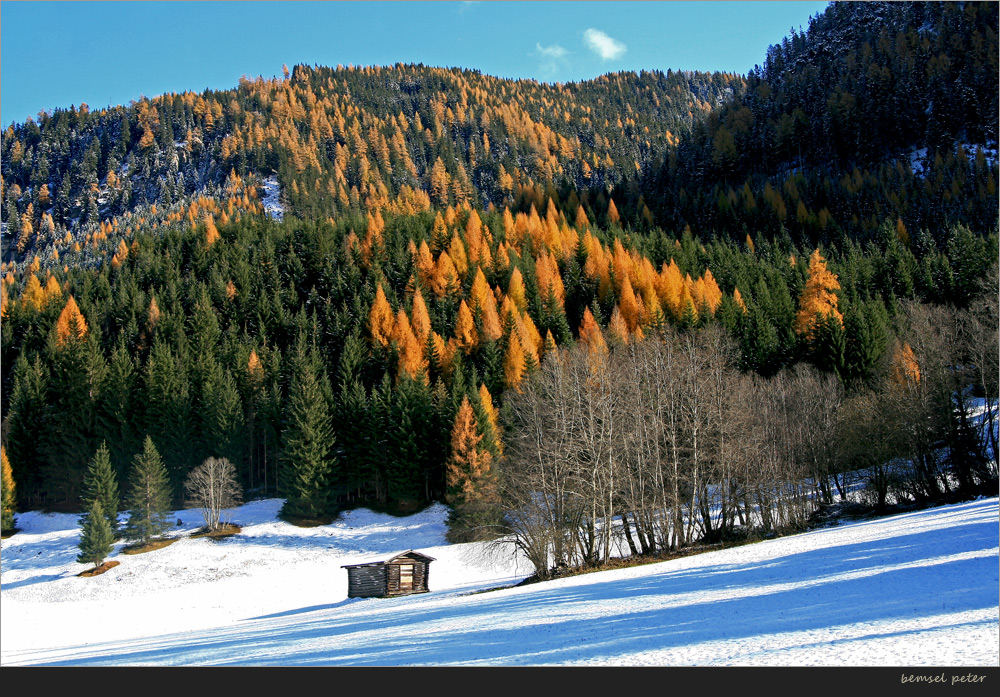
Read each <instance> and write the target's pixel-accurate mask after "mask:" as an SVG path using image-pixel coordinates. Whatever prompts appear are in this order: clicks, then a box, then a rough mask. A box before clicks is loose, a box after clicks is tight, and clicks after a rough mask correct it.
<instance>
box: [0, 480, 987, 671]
mask: <svg viewBox="0 0 1000 697" xmlns="http://www.w3.org/2000/svg"><path fill="white" fill-rule="evenodd" d="M280 506H281V501H280V500H275V499H272V500H266V501H256V502H253V503H249V504H247V505H245V506H242V507H241V508H239V509H236V510H235V511H234V512H233V515H232V519H233V522H235V523H237V524H239V525H241V526H242V527H243V532H242V533H241V534H240V535H238V536H235V537H232V538H229V539H228V540H225V541H220V542H213V541H210V540H207V539H191V538H189V537H187V535H189V534H190V533H191V532H192V531H194V530H195V529H197V528H198V527H200V526H201V525H202V520H201V518H200V516H199V514H198V513H197V512H196V511H193V510H192V511H178V512H177V513H176V514H175V516H174V519H175V520H177V519H179V520H180V525H178V526H176V527H175V528H174V530H173V531H172V533H171V534H172V535H176V536H178V537H180V538H181V539H179V540H178V541H177V542H175V543H174V544H172V545H170V546H169V547H166V548H163V549H161V550H157V551H154V552H149V553H146V554H141V555H133V556H125V555H120V554H118V552H117V551H116V552H115V553H113V555H112V557H111V558H112V559H116V560H118V561H120V562H121V565H120V566H118V567H116V568H114V569H111V570H110V571H108V572H107V573H104V574H102V575H100V576H96V577H93V578H79V577H77V576H76V574H77V573H79V572H80V571H82V570H83V569H85V568H87V567H86V566H85V565H83V564H78V563H77V562H76V561H75V557H76V554H77V551H78V550H77V547H76V545H77V542H78V541H79V526H78V523H77V518H76V516H72V515H60V514H55V515H42V514H38V513H24V514H19V515H18V517H17V524H18V526H19V527H20V528H21V532H19V533H17V534H16V535H14V536H13V537H11V538H9V539H7V540H4V541H3V544H2V548H0V567H2V568H0V572H2V573H0V609H2V612H0V634H2V643H0V664H2V665H4V666H12V665H74V666H84V665H89V666H92V665H244V666H246V665H250V666H326V665H351V666H393V665H394V666H400V665H501V666H513V665H632V666H638V665H649V666H707V665H744V666H746V665H753V666H764V665H771V666H773V665H781V666H814V665H825V666H996V665H998V663H1000V653H998V652H1000V649H998V646H1000V610H998V607H1000V598H998V594H1000V591H998V587H1000V578H998V559H1000V547H998V499H997V498H995V497H994V498H989V499H980V500H978V501H973V502H969V503H964V504H959V505H953V506H946V507H941V508H934V509H929V510H924V511H919V512H914V513H909V514H905V515H899V516H895V517H892V518H886V519H881V520H874V521H866V522H858V523H851V524H845V525H841V526H837V527H831V528H825V529H821V530H815V531H812V532H808V533H805V534H801V535H796V536H792V537H785V538H780V539H775V540H770V541H766V542H760V543H757V544H752V545H747V546H743V547H737V548H733V549H728V550H721V551H716V552H710V553H707V554H701V555H697V556H691V557H686V558H682V559H677V560H673V561H669V562H662V563H657V564H650V565H646V566H640V567H633V568H629V569H620V570H614V571H605V572H600V573H592V574H585V575H581V576H575V577H570V578H562V579H558V580H555V581H550V582H548V583H540V584H532V585H528V586H522V587H517V588H513V587H512V588H506V589H503V590H498V591H493V592H489V593H475V594H474V593H472V591H476V590H485V589H488V588H493V587H496V586H502V585H511V584H513V583H515V582H516V581H518V580H519V579H521V578H523V577H525V576H527V575H528V574H529V573H530V572H531V569H530V567H529V565H528V564H527V563H526V562H524V561H523V560H519V559H518V558H517V557H515V556H513V555H511V554H506V555H503V556H500V557H493V558H492V559H487V558H484V556H483V547H482V546H481V545H477V544H468V545H449V544H447V543H446V542H445V539H444V533H445V519H446V515H447V511H446V509H445V508H444V507H443V506H440V505H435V506H432V507H430V508H428V509H426V510H425V511H423V512H421V513H419V514H416V515H413V516H410V517H407V518H393V517H392V516H388V515H382V514H376V513H372V512H370V511H366V510H357V511H352V512H349V513H346V514H344V515H343V516H342V517H341V518H340V519H339V520H337V521H336V522H334V523H332V524H331V525H327V526H323V527H318V528H297V527H294V526H292V525H289V524H287V523H283V522H280V521H278V520H277V519H276V515H277V512H278V510H279V508H280ZM119 547H120V545H119ZM406 549H417V550H419V551H421V552H423V553H425V554H428V555H430V556H432V557H434V558H435V559H436V561H434V562H433V563H432V564H431V566H430V588H431V592H430V593H427V594H422V595H414V596H409V597H403V598H393V599H350V600H349V599H347V597H346V595H347V573H346V571H345V570H343V569H341V568H340V567H341V565H342V564H349V563H352V562H355V561H358V560H361V559H368V558H370V557H372V555H381V556H384V557H388V556H391V555H392V553H394V552H399V551H404V550H406Z"/></svg>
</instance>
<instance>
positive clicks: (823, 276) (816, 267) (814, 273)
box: [795, 249, 844, 341]
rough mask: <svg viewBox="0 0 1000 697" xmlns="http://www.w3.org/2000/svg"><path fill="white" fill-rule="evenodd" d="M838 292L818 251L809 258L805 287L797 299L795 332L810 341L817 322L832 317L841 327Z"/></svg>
mask: <svg viewBox="0 0 1000 697" xmlns="http://www.w3.org/2000/svg"><path fill="white" fill-rule="evenodd" d="M837 290H840V282H839V281H837V277H836V276H835V275H834V274H833V273H832V272H831V271H830V270H829V269H827V267H826V260H825V259H824V258H823V255H822V254H820V252H819V249H817V250H816V251H814V252H813V253H812V256H811V257H809V271H808V275H807V276H806V285H805V288H804V289H803V290H802V295H801V296H800V297H799V311H798V314H797V315H796V316H795V331H796V332H797V333H798V334H799V335H800V336H802V337H803V338H805V339H806V340H807V341H811V340H812V338H813V333H814V330H815V328H816V324H817V321H825V320H826V319H827V318H828V317H830V316H833V317H835V318H836V319H837V322H839V323H840V325H841V326H843V323H844V316H843V315H842V314H840V311H839V310H838V309H837V295H836V294H835V292H834V291H837Z"/></svg>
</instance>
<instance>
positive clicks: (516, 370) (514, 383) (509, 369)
mask: <svg viewBox="0 0 1000 697" xmlns="http://www.w3.org/2000/svg"><path fill="white" fill-rule="evenodd" d="M524 371H525V364H524V349H523V348H522V347H521V339H520V338H519V336H518V333H517V332H511V333H510V339H509V340H508V342H507V353H506V354H504V359H503V381H504V385H506V386H507V387H508V388H510V389H513V390H514V391H516V392H520V391H521V387H520V385H521V381H522V380H523V379H524Z"/></svg>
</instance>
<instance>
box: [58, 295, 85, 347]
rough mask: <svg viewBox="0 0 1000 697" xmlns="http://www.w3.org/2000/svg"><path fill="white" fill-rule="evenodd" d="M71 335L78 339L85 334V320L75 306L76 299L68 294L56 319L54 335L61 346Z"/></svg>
mask: <svg viewBox="0 0 1000 697" xmlns="http://www.w3.org/2000/svg"><path fill="white" fill-rule="evenodd" d="M71 335H74V336H75V337H76V338H78V339H82V338H83V337H85V336H86V335H87V320H85V319H84V317H83V313H81V312H80V308H79V307H77V305H76V300H75V299H74V298H73V296H72V295H71V296H69V300H67V301H66V306H65V307H64V308H63V311H62V312H61V313H60V314H59V319H58V320H57V321H56V337H57V339H58V343H59V345H60V346H62V345H63V344H65V343H66V340H67V339H69V338H70V336H71Z"/></svg>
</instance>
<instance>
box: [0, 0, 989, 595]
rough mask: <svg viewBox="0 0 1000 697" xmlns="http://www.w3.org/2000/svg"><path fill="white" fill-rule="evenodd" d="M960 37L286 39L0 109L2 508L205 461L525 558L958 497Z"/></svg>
mask: <svg viewBox="0 0 1000 697" xmlns="http://www.w3.org/2000/svg"><path fill="white" fill-rule="evenodd" d="M997 31H998V5H997V4H996V3H992V2H965V3H951V2H942V3H937V2H898V3H878V2H876V3H833V4H831V5H830V6H829V7H828V9H827V10H826V11H825V12H824V13H822V14H820V15H817V16H816V17H814V18H813V20H812V21H811V22H810V24H809V27H808V29H807V30H805V31H802V32H792V33H791V34H790V35H788V36H787V37H786V38H785V39H784V40H783V41H782V42H781V43H780V44H776V45H774V46H771V48H770V49H769V50H768V51H767V55H766V56H762V57H761V63H760V65H758V66H756V67H755V68H754V69H753V70H752V71H751V72H750V73H749V74H747V75H737V74H728V73H699V72H687V71H678V72H674V71H667V72H666V73H664V72H659V71H652V72H648V71H645V72H639V73H632V72H622V73H609V74H606V75H603V76H601V77H599V78H597V79H594V80H590V81H585V82H577V83H565V84H563V83H555V84H549V83H540V82H536V81H533V80H511V79H501V78H496V77H491V76H489V75H485V74H482V73H480V72H478V71H472V70H462V69H443V68H434V67H427V66H424V65H412V64H411V65H404V64H398V65H393V66H373V67H353V66H352V67H343V66H337V67H323V66H318V65H314V66H309V65H295V66H294V67H291V68H286V69H285V70H284V74H283V75H282V76H280V77H277V78H274V79H264V78H261V77H256V78H253V77H249V76H247V77H244V78H243V79H241V80H240V81H239V84H237V85H236V86H234V87H233V88H232V89H229V90H222V91H212V90H207V91H205V92H202V93H195V92H185V93H180V94H164V95H160V96H157V97H152V98H143V99H142V100H140V101H137V102H132V103H131V104H128V105H123V106H118V107H113V108H109V109H102V110H90V109H89V108H88V107H87V105H85V104H80V105H79V106H73V107H70V108H68V109H55V110H53V111H51V112H42V113H39V115H38V118H36V119H28V120H27V121H26V122H24V123H18V124H13V125H11V126H10V127H9V128H7V129H6V130H5V131H4V132H3V135H2V151H0V176H2V194H0V199H2V200H0V213H2V221H3V237H2V240H3V249H2V268H0V273H2V282H0V289H2V310H0V317H2V376H0V377H2V415H3V421H2V438H3V460H4V496H5V503H4V506H5V511H6V509H7V507H8V506H13V507H16V509H17V510H29V509H47V510H61V511H73V512H84V511H87V510H90V511H91V514H90V515H91V517H93V518H94V519H95V521H96V523H101V526H103V522H102V520H99V519H101V516H102V515H103V513H102V508H101V507H100V505H97V506H96V508H95V507H94V506H93V505H92V503H93V501H94V500H96V499H95V498H94V496H93V495H92V494H91V493H88V487H89V486H90V484H91V482H90V479H89V478H88V470H89V468H91V466H92V462H93V461H94V460H95V456H96V455H97V454H98V453H99V452H101V453H103V454H102V455H101V457H102V458H107V460H108V461H109V462H110V471H111V473H112V476H113V478H114V480H115V481H117V487H118V490H120V491H122V492H123V494H124V493H126V492H128V491H129V482H130V478H131V477H133V475H134V474H135V472H134V470H135V468H136V467H137V465H136V463H138V462H140V461H143V462H145V461H146V460H147V459H150V458H153V457H154V455H155V456H156V457H158V458H159V459H160V460H162V465H163V469H164V470H165V472H166V476H165V480H164V481H165V484H164V486H165V489H166V496H168V497H169V498H170V499H171V502H172V504H173V505H178V506H179V505H183V504H184V502H185V501H186V498H185V487H184V485H185V481H186V480H187V479H188V477H189V475H190V473H191V472H192V470H194V469H195V468H196V467H198V466H199V465H201V464H202V463H203V462H205V461H206V460H207V459H208V458H225V459H226V460H228V461H229V462H231V463H232V464H233V466H234V468H235V473H236V479H237V481H238V488H239V491H237V492H236V493H237V494H241V495H242V496H243V498H244V499H252V498H259V497H275V496H277V497H282V498H285V499H286V503H285V508H284V514H285V515H286V516H288V517H289V518H290V519H320V520H322V519H323V518H324V517H329V516H332V515H334V514H336V513H337V512H338V511H340V510H343V509H346V508H352V507H357V506H365V507H369V508H374V509H376V510H383V511H388V512H393V513H405V512H410V511H414V510H418V509H420V508H422V507H423V506H426V505H427V504H429V503H431V502H444V503H446V504H448V505H449V506H450V507H451V511H452V516H451V519H450V521H449V525H450V533H449V535H450V536H451V538H452V539H453V540H454V541H465V540H473V539H487V538H489V537H491V536H496V535H498V534H513V535H516V537H517V539H518V540H519V545H520V546H521V547H522V549H523V550H524V551H525V552H526V553H527V554H528V556H529V558H531V559H532V560H534V561H536V567H537V568H538V569H539V570H540V573H541V574H542V575H544V573H545V572H544V571H543V570H544V569H546V568H549V566H550V565H551V564H550V563H549V557H548V556H547V555H549V554H551V553H552V550H555V557H554V562H555V563H556V564H557V565H559V564H566V565H581V564H583V565H586V564H594V565H596V564H599V563H601V562H602V561H606V560H607V555H608V553H609V549H610V544H609V542H608V540H606V539H605V536H607V535H609V534H610V532H609V531H610V527H609V526H604V525H602V524H601V521H604V520H608V519H610V518H611V517H621V519H622V520H623V521H626V522H628V523H630V524H629V525H626V526H625V530H626V531H627V535H628V538H627V544H628V547H629V548H630V550H631V551H632V553H633V554H636V555H640V554H649V553H652V552H658V551H662V550H670V549H676V548H679V547H683V546H685V545H687V544H690V543H692V542H694V541H697V540H702V541H706V540H707V541H723V540H729V539H733V538H737V537H740V536H746V535H748V534H765V535H766V534H771V533H779V532H782V531H787V530H793V529H797V528H798V527H801V526H802V525H804V524H805V523H806V521H807V520H809V518H810V516H812V515H814V514H815V512H816V511H817V510H818V509H819V508H820V507H822V506H824V505H828V504H834V503H836V502H839V501H844V500H846V492H847V491H848V490H850V489H852V488H853V487H856V486H861V487H863V491H864V496H865V499H866V501H867V503H868V504H869V505H870V506H871V507H872V508H873V509H886V508H887V507H889V506H892V505H896V504H900V503H907V502H916V503H924V502H944V501H957V500H962V499H965V498H970V497H974V496H978V495H981V494H992V495H995V494H996V492H997V486H998V485H997V481H998V479H997V460H996V452H997V428H998V421H997V397H998V375H997V373H998V364H1000V359H998V354H997V350H998V339H997V327H998V317H997V296H998V276H997V265H998V195H997V183H998V178H1000V170H998V132H997V131H998V114H997V98H996V95H997V93H998V73H1000V71H998V66H997V57H998V55H1000V51H998V45H997ZM983 398H985V404H986V413H985V415H984V417H983V418H982V419H981V420H978V421H972V420H970V419H969V418H968V416H967V413H968V408H967V407H968V403H969V402H970V400H973V399H983ZM151 449H152V450H151ZM8 479H9V483H8ZM91 488H92V487H91ZM8 497H12V499H11V500H9V499H8ZM116 501H117V500H116ZM121 505H123V506H124V505H126V500H125V497H124V496H123V500H122V502H121ZM96 523H95V528H94V530H93V531H92V532H91V533H89V534H91V535H93V536H94V538H93V539H95V540H97V542H95V543H94V544H95V545H97V546H96V547H95V549H96V550H97V551H96V552H92V553H90V556H89V557H88V559H92V560H94V561H95V563H97V560H98V558H102V557H101V555H102V552H101V551H100V550H101V549H103V547H102V546H101V545H102V544H104V542H102V540H104V539H105V538H106V537H107V536H108V534H109V533H108V532H107V531H105V530H104V529H103V527H101V526H98V525H97V524H96ZM5 527H7V523H5ZM95 555H96V556H95Z"/></svg>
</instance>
